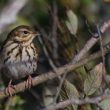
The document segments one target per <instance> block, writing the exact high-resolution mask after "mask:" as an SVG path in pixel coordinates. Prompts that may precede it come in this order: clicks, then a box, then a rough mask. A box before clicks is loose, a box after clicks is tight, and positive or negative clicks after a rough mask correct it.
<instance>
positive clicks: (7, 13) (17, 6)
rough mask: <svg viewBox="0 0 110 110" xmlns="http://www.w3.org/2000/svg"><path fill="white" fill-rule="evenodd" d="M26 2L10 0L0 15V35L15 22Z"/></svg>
mask: <svg viewBox="0 0 110 110" xmlns="http://www.w3.org/2000/svg"><path fill="white" fill-rule="evenodd" d="M27 1H28V0H10V1H9V3H8V4H7V5H6V6H5V7H4V8H3V10H2V11H1V13H0V33H2V32H3V30H4V29H5V28H6V27H7V26H8V25H10V24H12V23H14V22H15V21H16V17H17V15H18V13H19V11H20V10H21V9H22V8H23V7H24V5H25V4H26V3H27Z"/></svg>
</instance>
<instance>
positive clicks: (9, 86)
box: [5, 80, 15, 96]
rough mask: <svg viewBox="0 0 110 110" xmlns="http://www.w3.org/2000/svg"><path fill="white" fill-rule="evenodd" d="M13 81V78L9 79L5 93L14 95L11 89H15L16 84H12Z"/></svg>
mask: <svg viewBox="0 0 110 110" xmlns="http://www.w3.org/2000/svg"><path fill="white" fill-rule="evenodd" d="M11 83H12V80H10V81H9V83H8V86H7V87H6V89H5V93H6V94H9V96H12V93H11V91H12V90H15V87H14V85H12V84H11Z"/></svg>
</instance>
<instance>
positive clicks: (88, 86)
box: [84, 63, 104, 96]
mask: <svg viewBox="0 0 110 110" xmlns="http://www.w3.org/2000/svg"><path fill="white" fill-rule="evenodd" d="M103 73H104V68H103V64H102V63H100V64H98V65H96V67H95V68H94V69H93V70H91V72H90V74H88V75H87V78H86V79H85V81H84V92H85V94H86V95H87V96H89V95H92V94H93V93H94V92H95V91H96V90H97V89H98V88H99V87H100V85H101V82H102V76H103Z"/></svg>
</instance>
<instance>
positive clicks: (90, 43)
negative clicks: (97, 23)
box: [71, 20, 110, 63]
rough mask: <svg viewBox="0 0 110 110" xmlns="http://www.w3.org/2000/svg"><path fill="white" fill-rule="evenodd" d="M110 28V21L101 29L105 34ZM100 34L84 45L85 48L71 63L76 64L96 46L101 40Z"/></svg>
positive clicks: (96, 34)
mask: <svg viewBox="0 0 110 110" xmlns="http://www.w3.org/2000/svg"><path fill="white" fill-rule="evenodd" d="M109 27H110V20H108V21H107V22H105V23H104V24H103V25H102V26H101V27H100V29H99V30H100V32H101V33H104V32H105V31H106V30H107V29H108V28H109ZM98 36H99V35H98V33H95V34H94V36H92V37H91V39H89V40H88V41H87V43H86V44H85V45H84V47H83V48H82V49H81V50H80V52H79V53H78V54H77V55H76V56H75V57H74V58H73V59H72V61H71V63H76V62H77V61H79V60H80V59H82V57H83V56H84V55H85V54H86V53H87V52H88V51H89V50H90V49H91V48H92V47H93V46H94V44H95V43H96V42H97V41H98V40H99V37H98Z"/></svg>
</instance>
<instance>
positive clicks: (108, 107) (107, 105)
mask: <svg viewBox="0 0 110 110" xmlns="http://www.w3.org/2000/svg"><path fill="white" fill-rule="evenodd" d="M99 105H100V107H101V108H102V109H103V110H110V99H106V100H103V101H101V102H100V103H99Z"/></svg>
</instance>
